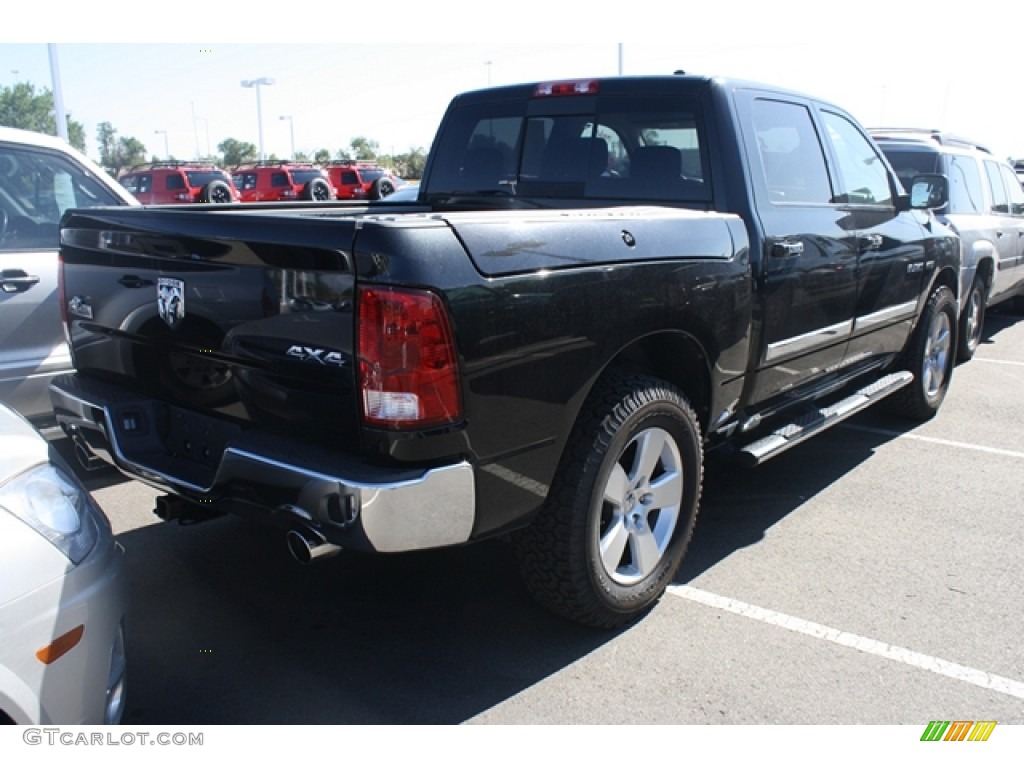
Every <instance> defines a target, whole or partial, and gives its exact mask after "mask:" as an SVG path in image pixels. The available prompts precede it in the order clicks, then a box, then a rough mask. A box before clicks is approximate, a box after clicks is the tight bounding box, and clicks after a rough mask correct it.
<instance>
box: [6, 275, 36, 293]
mask: <svg viewBox="0 0 1024 768" xmlns="http://www.w3.org/2000/svg"><path fill="white" fill-rule="evenodd" d="M38 282H39V275H29V274H26V273H25V272H24V271H23V270H20V269H5V270H3V272H0V290H2V291H3V292H4V293H21V292H23V291H27V290H28V289H29V288H31V287H32V286H33V285H35V284H36V283H38Z"/></svg>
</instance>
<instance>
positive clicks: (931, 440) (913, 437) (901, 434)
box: [838, 424, 1024, 459]
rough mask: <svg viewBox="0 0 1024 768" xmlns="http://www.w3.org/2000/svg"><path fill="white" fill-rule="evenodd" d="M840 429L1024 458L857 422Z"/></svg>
mask: <svg viewBox="0 0 1024 768" xmlns="http://www.w3.org/2000/svg"><path fill="white" fill-rule="evenodd" d="M838 426H839V428H840V429H855V430H858V431H860V432H871V433H873V434H876V435H885V436H886V437H900V438H905V439H907V440H920V441H921V442H922V443H935V444H936V445H946V446H949V447H951V448H964V449H965V450H969V451H981V452H982V453H994V454H996V455H997V456H1009V457H1011V458H1014V459H1024V451H1008V450H1006V449H1005V448H990V447H989V446H987V445H977V444H976V443H961V442H958V441H956V440H943V439H942V438H941V437H925V436H924V435H912V434H909V433H907V432H896V431H894V430H891V429H878V428H877V427H862V426H860V425H859V424H840V425H838Z"/></svg>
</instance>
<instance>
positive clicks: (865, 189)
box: [821, 111, 892, 206]
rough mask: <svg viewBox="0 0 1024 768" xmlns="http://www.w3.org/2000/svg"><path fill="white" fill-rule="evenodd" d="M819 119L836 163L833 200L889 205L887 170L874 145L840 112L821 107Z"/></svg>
mask: <svg viewBox="0 0 1024 768" xmlns="http://www.w3.org/2000/svg"><path fill="white" fill-rule="evenodd" d="M821 114H822V119H823V120H824V122H825V130H826V131H828V137H829V141H831V143H832V148H833V149H834V150H835V154H836V162H837V163H838V164H839V180H838V187H839V188H838V189H837V191H836V198H835V200H834V202H836V203H853V204H863V205H886V206H888V205H892V187H891V185H890V183H889V172H888V170H886V167H885V163H884V162H882V158H881V156H880V155H879V154H878V152H876V151H875V148H874V147H873V146H872V145H871V143H870V142H869V141H868V140H867V138H866V137H865V136H864V134H863V133H861V132H860V130H858V129H857V127H856V126H855V125H854V124H853V123H851V122H850V121H849V120H847V119H846V118H845V117H843V116H842V115H838V114H836V113H834V112H827V111H823V112H822V113H821Z"/></svg>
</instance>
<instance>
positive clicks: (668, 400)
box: [513, 376, 703, 628]
mask: <svg viewBox="0 0 1024 768" xmlns="http://www.w3.org/2000/svg"><path fill="white" fill-rule="evenodd" d="M641 459H643V461H641ZM702 477H703V451H702V445H701V436H700V426H699V424H698V422H697V417H696V416H695V415H694V412H693V409H692V408H691V407H690V405H689V403H688V402H687V400H686V398H685V397H684V396H683V395H682V393H680V392H679V391H678V390H677V389H676V388H675V387H673V386H672V385H670V384H668V383H666V382H664V381H661V380H659V379H655V378H651V377H646V376H630V377H627V376H615V377H613V378H610V379H608V380H606V381H605V382H603V383H600V384H599V385H598V387H597V388H596V389H595V391H594V393H592V394H591V396H590V397H589V398H588V399H587V402H586V404H585V405H584V407H583V410H582V411H581V413H580V417H579V419H578V421H577V423H576V426H575V428H574V429H573V432H572V435H571V436H570V439H569V443H568V445H567V446H566V451H565V455H564V457H563V459H562V462H561V465H560V466H559V470H558V475H557V477H556V478H555V482H554V484H553V486H552V488H551V491H550V493H549V495H548V500H547V502H546V503H545V506H544V508H543V509H542V510H541V511H540V513H539V515H538V517H537V518H536V519H535V520H534V521H533V523H531V525H530V526H529V527H528V528H526V529H524V530H522V531H519V532H517V533H516V534H515V535H514V536H513V544H514V547H515V550H516V554H517V556H518V559H519V563H520V568H521V570H522V573H523V578H524V580H525V582H526V584H527V587H528V588H529V589H530V591H531V592H532V594H533V595H534V597H535V598H536V599H537V600H538V601H539V602H540V603H541V604H542V605H544V606H546V607H547V608H548V609H550V610H552V611H554V612H555V613H558V614H560V615H562V616H564V617H567V618H569V619H572V620H574V621H578V622H580V623H582V624H586V625H588V626H594V627H603V628H614V627H618V626H622V625H624V624H627V623H629V622H631V621H633V620H635V619H636V618H638V617H639V616H640V615H641V614H643V613H644V612H645V611H646V610H647V609H649V608H650V607H651V606H653V605H654V604H655V603H656V602H657V601H658V599H659V598H660V597H661V596H662V594H663V593H664V592H665V588H666V587H667V586H668V584H669V582H670V581H671V579H672V578H673V576H675V573H676V571H677V570H678V569H679V565H680V563H681V562H682V560H683V556H684V555H685V553H686V547H687V545H688V544H689V542H690V536H691V535H692V533H693V527H694V523H695V521H696V518H697V508H698V504H699V501H700V486H701V479H702ZM613 497H614V498H613ZM616 499H618V500H619V501H618V503H616Z"/></svg>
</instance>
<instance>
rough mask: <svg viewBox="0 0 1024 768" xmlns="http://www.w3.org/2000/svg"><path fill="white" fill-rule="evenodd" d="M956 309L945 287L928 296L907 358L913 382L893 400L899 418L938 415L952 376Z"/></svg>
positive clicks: (925, 418) (908, 349) (920, 419)
mask: <svg viewBox="0 0 1024 768" xmlns="http://www.w3.org/2000/svg"><path fill="white" fill-rule="evenodd" d="M956 310H957V307H956V299H955V298H954V296H953V292H952V291H951V290H949V288H947V287H946V286H944V285H940V286H937V287H936V288H935V290H934V291H932V294H931V296H929V297H928V303H927V304H925V307H924V311H923V312H922V313H921V317H920V319H919V320H918V323H917V328H916V330H915V331H914V335H913V336H912V337H911V340H910V344H909V346H908V347H907V351H906V352H905V357H904V361H905V363H906V365H907V366H908V368H909V370H910V372H911V373H913V374H914V381H913V382H911V383H910V384H908V385H907V386H906V387H904V388H903V389H901V390H900V391H899V392H897V393H896V394H895V395H893V396H892V398H891V401H892V405H893V406H894V407H895V408H896V410H897V412H898V413H899V414H900V415H902V416H905V417H907V418H910V419H913V420H915V421H926V420H928V419H930V418H932V416H934V415H935V414H936V413H938V411H939V406H940V405H942V401H943V400H944V399H945V398H946V392H947V391H948V390H949V382H950V379H951V378H952V376H953V362H954V358H955V357H956V349H957V343H956V329H957V314H956Z"/></svg>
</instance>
